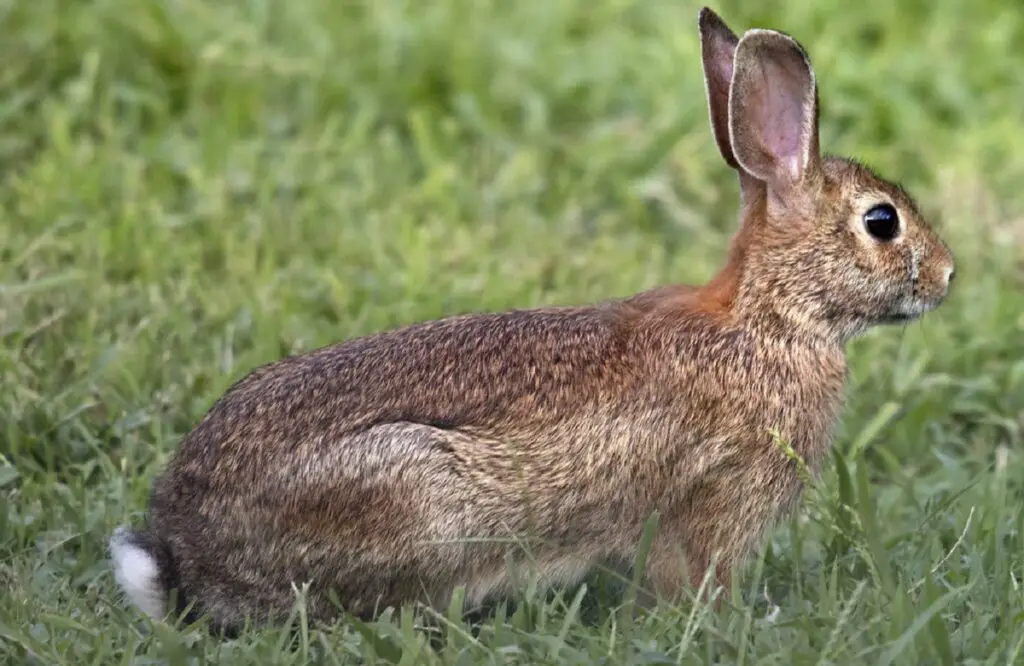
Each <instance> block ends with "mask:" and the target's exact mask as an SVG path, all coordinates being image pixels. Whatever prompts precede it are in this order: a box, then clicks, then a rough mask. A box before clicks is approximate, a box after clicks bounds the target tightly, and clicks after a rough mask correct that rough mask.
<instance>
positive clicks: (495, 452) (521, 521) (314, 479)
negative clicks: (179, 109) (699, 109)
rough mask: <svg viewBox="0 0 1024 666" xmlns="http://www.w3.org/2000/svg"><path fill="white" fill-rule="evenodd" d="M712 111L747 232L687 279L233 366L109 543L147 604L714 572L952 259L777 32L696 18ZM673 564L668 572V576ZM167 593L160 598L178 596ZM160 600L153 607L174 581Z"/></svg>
mask: <svg viewBox="0 0 1024 666" xmlns="http://www.w3.org/2000/svg"><path fill="white" fill-rule="evenodd" d="M699 24H700V35H701V40H702V55H703V64H704V75H705V81H706V90H707V95H708V106H709V110H710V115H711V126H712V129H713V131H714V136H715V139H716V141H717V143H718V147H719V149H720V151H721V153H722V156H723V157H724V159H725V161H726V162H727V163H728V164H729V165H730V166H732V167H733V168H734V169H736V171H737V172H738V174H739V180H740V190H741V194H742V196H741V199H742V204H741V210H740V216H739V217H740V228H739V231H738V233H737V234H736V236H735V238H734V240H733V242H732V245H731V248H730V250H729V257H728V261H727V263H726V265H725V267H724V268H723V269H722V271H721V272H720V273H718V275H717V276H715V277H714V278H713V279H712V280H711V281H710V282H709V283H708V284H706V285H704V286H701V287H684V286H669V287H661V288H658V289H655V290H653V291H648V292H645V293H641V294H638V295H635V296H632V297H630V298H625V299H620V300H612V301H608V302H604V303H601V304H598V305H592V306H589V307H565V308H545V309H535V310H524V311H512V312H506V313H501V314H471V315H462V316H455V317H450V318H446V319H442V320H439V321H432V322H428V323H421V324H417V325H413V326H409V327H406V328H402V329H398V330H393V331H388V332H383V333H378V334H376V335H371V336H368V337H364V338H358V339H354V340H350V341H347V342H343V343H340V344H336V345H333V346H330V347H326V348H323V349H319V350H316V351H313V352H310V353H308V354H305V355H302V356H297V357H292V358H287V359H284V360H282V361H279V362H277V363H272V364H269V365H266V366H264V367H261V368H259V369H257V370H255V371H254V372H253V373H252V374H250V375H249V376H248V377H245V378H244V379H242V380H241V381H239V382H238V383H237V384H235V385H234V386H233V387H232V388H231V389H230V390H229V391H228V392H227V393H226V394H225V395H224V396H223V397H221V398H220V399H219V400H218V401H217V402H216V404H214V405H213V407H212V408H211V409H210V411H209V413H208V414H207V415H206V416H205V417H204V418H203V419H202V421H201V422H200V423H199V424H198V425H197V426H196V427H195V429H194V430H193V431H192V432H191V433H190V434H189V435H188V436H187V437H186V438H185V439H184V441H183V442H182V444H181V448H180V451H179V452H178V453H177V455H176V456H175V457H174V459H173V460H172V461H171V462H170V464H169V466H168V468H167V470H166V472H165V473H164V474H163V475H162V476H161V477H160V478H159V479H158V480H157V481H156V485H155V488H154V490H153V495H152V503H151V506H150V511H149V524H148V526H147V527H146V528H145V529H142V530H140V531H128V530H125V529H124V528H122V529H119V530H117V532H116V533H115V534H114V536H113V537H112V538H111V540H110V549H111V554H112V559H113V566H114V572H115V575H116V578H117V580H118V582H119V583H120V585H121V586H122V587H123V588H124V590H125V591H126V592H127V595H128V597H129V598H130V599H131V601H133V602H134V603H135V604H136V605H137V606H138V607H139V608H141V609H142V610H143V611H145V612H146V613H148V614H150V615H152V616H155V617H161V616H163V615H164V614H165V613H166V612H168V611H174V610H176V609H177V610H178V611H179V612H180V611H181V609H183V608H184V607H185V606H186V604H192V606H191V607H192V609H193V612H194V615H196V616H198V615H203V616H206V617H208V618H209V619H210V621H211V624H212V625H213V626H215V627H220V628H221V629H223V630H232V629H237V628H238V627H239V626H241V624H242V623H243V622H244V621H245V620H246V618H250V619H251V620H252V621H253V622H255V623H262V622H268V621H273V619H274V618H277V617H280V615H282V614H285V613H287V612H288V611H289V610H290V609H291V607H292V605H293V603H294V599H295V596H294V588H295V587H301V586H302V585H303V584H304V583H309V585H310V587H309V589H308V596H307V604H308V605H307V609H308V613H309V615H310V617H311V618H314V619H317V620H323V621H330V620H331V619H332V618H334V617H336V613H337V606H336V605H335V604H334V603H333V601H332V597H333V598H334V599H336V600H337V601H338V602H340V604H341V606H342V607H343V608H344V610H345V611H347V612H350V613H352V614H355V615H362V616H366V615H372V614H373V613H374V612H376V611H377V610H379V609H383V608H385V607H387V606H389V605H398V604H401V603H403V602H410V601H421V602H425V603H428V604H433V605H435V606H436V605H441V606H443V605H445V604H446V603H447V602H448V601H449V599H450V597H451V595H452V592H453V590H454V588H456V587H457V586H465V591H466V598H467V600H468V601H469V602H470V603H477V602H481V601H483V600H486V599H491V598H495V597H500V596H502V595H505V594H508V593H509V592H510V585H511V584H510V582H509V575H508V568H507V562H506V554H508V553H511V554H512V557H513V560H517V561H518V562H520V563H521V564H522V565H524V566H527V567H534V569H533V571H534V572H535V573H537V574H539V575H541V576H542V580H545V581H547V582H549V583H551V584H570V583H572V582H574V581H577V580H579V579H580V578H581V577H583V576H584V575H585V574H586V573H587V572H588V571H589V570H591V569H592V568H593V567H595V566H596V565H598V564H599V563H608V564H610V565H619V564H623V563H628V562H629V561H630V559H631V557H632V556H633V554H634V553H635V550H636V547H637V544H638V541H639V538H640V536H641V532H642V529H643V525H644V522H645V520H646V519H648V517H649V516H651V515H652V513H653V512H655V511H657V512H658V514H659V516H660V518H659V529H658V532H657V535H656V536H655V538H654V541H653V543H652V546H651V550H650V553H649V557H648V560H647V568H646V580H645V581H644V582H645V586H644V587H645V588H646V589H648V590H650V591H651V592H652V594H653V595H656V596H653V597H652V598H654V599H656V598H661V599H664V600H666V601H669V602H671V601H672V600H676V599H678V598H679V597H680V595H681V594H682V593H683V591H684V590H685V588H686V586H687V585H689V584H691V583H692V582H694V580H696V581H700V580H701V579H702V578H703V576H704V573H705V571H706V570H707V568H708V566H709V564H710V563H711V562H712V560H713V558H715V559H716V561H717V568H716V571H717V572H718V573H717V574H716V576H717V577H718V582H719V583H721V584H726V585H727V584H728V580H729V570H730V568H731V567H732V566H733V565H734V564H736V563H737V562H740V561H741V559H742V558H743V556H744V555H746V554H747V553H748V552H749V551H750V550H751V549H752V547H754V546H755V545H756V544H757V542H758V540H759V538H760V537H761V536H762V534H763V533H764V531H765V528H766V527H767V526H768V525H769V524H770V523H771V522H772V521H773V520H774V519H775V518H776V517H778V516H780V515H783V514H784V513H785V512H786V511H787V510H789V509H791V508H793V507H794V505H795V503H796V502H797V499H798V497H799V495H800V490H801V482H800V479H799V478H798V473H797V469H796V466H795V464H794V462H793V461H792V460H791V459H790V458H788V457H787V456H786V455H784V454H783V453H782V452H781V451H780V450H779V448H778V442H777V441H776V440H775V436H776V435H773V432H776V433H778V434H780V435H781V436H782V437H783V438H785V440H786V441H788V442H790V443H791V445H792V446H793V448H794V449H795V451H796V452H797V453H799V454H800V455H801V456H802V457H803V459H804V460H805V461H806V462H807V463H808V464H809V466H810V467H811V468H812V469H816V468H817V467H818V466H819V465H820V463H821V462H822V459H823V457H824V455H825V453H826V451H827V449H828V446H829V439H830V429H831V428H832V426H833V423H834V422H835V420H836V418H837V415H838V413H839V411H840V408H841V406H842V403H843V391H844V381H845V377H846V371H847V368H846V357H845V352H844V346H845V343H846V342H847V341H848V340H849V339H850V338H851V337H853V336H855V335H856V334H859V333H861V332H863V331H864V330H866V329H867V328H869V327H871V326H873V325H876V324H884V323H899V322H907V321H910V320H912V319H914V318H916V317H918V316H919V315H921V314H923V313H925V312H927V311H929V310H931V309H933V308H935V307H936V306H937V305H938V304H939V303H940V302H941V301H942V300H943V299H944V298H945V297H946V294H947V292H948V289H949V283H950V280H951V278H952V277H953V270H954V261H953V257H952V255H951V253H950V251H949V249H948V248H947V247H946V245H945V244H944V243H943V242H942V241H941V240H940V239H939V238H938V237H937V236H936V234H935V233H934V232H933V231H932V229H931V228H930V227H929V225H928V224H927V223H926V222H925V221H924V220H923V219H922V218H921V215H920V213H919V212H918V209H917V207H916V206H915V204H914V202H913V201H912V200H911V198H910V197H909V196H908V195H907V193H906V192H904V191H903V190H902V189H900V188H899V187H898V186H896V185H893V184H891V183H889V182H887V181H884V180H881V179H880V178H878V177H877V176H875V175H874V174H873V173H872V172H871V171H869V170H868V169H867V168H865V167H864V166H861V165H859V164H857V163H855V162H853V161H850V160H846V159H841V158H836V157H823V156H822V155H821V154H820V152H819V148H818V123H817V117H818V104H817V88H816V84H815V79H814V73H813V71H812V69H811V64H810V62H809V60H808V58H807V55H806V54H805V52H804V50H803V49H802V48H801V46H800V45H799V44H798V43H797V42H796V41H794V40H793V39H792V38H790V37H788V36H787V35H785V34H782V33H780V32H775V31H772V30H751V31H749V32H747V33H746V34H745V35H744V36H743V38H742V39H738V38H737V37H736V35H735V34H733V32H732V31H731V30H730V29H729V28H728V27H727V26H726V25H725V24H724V23H723V22H722V20H721V19H720V18H719V17H718V16H717V15H716V14H715V13H713V12H712V11H711V10H710V9H707V8H705V9H704V10H702V11H701V13H700V18H699ZM684 571H688V572H689V573H684ZM172 590H176V591H177V594H176V595H173V596H172V595H171V594H170V593H171V591H172ZM171 598H176V599H177V606H176V607H171V606H170V604H169V600H170V599H171Z"/></svg>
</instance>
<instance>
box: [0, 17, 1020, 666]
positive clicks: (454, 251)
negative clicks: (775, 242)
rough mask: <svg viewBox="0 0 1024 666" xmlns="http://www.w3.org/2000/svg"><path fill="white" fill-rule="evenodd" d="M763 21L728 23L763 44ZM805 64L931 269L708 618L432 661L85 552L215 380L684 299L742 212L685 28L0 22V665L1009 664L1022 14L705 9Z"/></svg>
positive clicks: (433, 21)
mask: <svg viewBox="0 0 1024 666" xmlns="http://www.w3.org/2000/svg"><path fill="white" fill-rule="evenodd" d="M755 7H756V9H755ZM715 8H716V9H717V10H718V11H719V12H720V13H721V14H722V16H723V17H724V18H725V20H726V21H727V22H729V24H730V25H731V26H732V27H733V28H734V29H736V30H738V31H740V32H742V31H743V30H745V29H746V28H748V27H755V26H760V27H774V28H778V29H781V30H784V31H786V32H789V33H791V34H793V35H794V36H795V37H797V39H799V40H800V41H801V42H802V43H803V44H804V46H805V47H806V48H807V49H808V51H809V52H810V55H811V57H812V60H813V62H814V65H815V67H816V69H817V73H818V79H819V85H820V90H821V99H822V144H823V146H824V148H825V150H827V151H830V152H835V153H840V154H852V155H854V156H856V157H859V158H861V159H863V160H865V161H866V162H868V163H870V164H871V165H873V166H875V167H876V168H877V169H878V170H879V171H880V172H881V173H882V174H884V175H886V176H888V177H892V178H894V179H897V180H900V181H902V182H903V184H904V185H905V186H906V187H908V189H910V190H911V192H913V193H914V194H915V195H916V197H917V198H918V199H919V202H920V204H921V206H922V208H923V209H924V210H925V211H926V212H927V214H928V216H929V217H930V218H931V219H932V220H933V222H934V224H935V225H936V227H937V228H938V229H939V230H940V233H942V235H943V236H944V237H945V238H946V240H947V241H948V242H949V244H950V246H951V247H952V248H953V250H954V252H955V254H956V256H957V259H958V262H959V264H958V280H957V283H956V285H955V287H954V290H953V294H952V296H951V297H950V299H949V300H948V301H947V302H946V304H945V305H943V306H942V307H941V308H940V309H939V310H938V311H936V312H935V313H932V314H930V315H928V316H926V317H925V318H924V319H923V320H921V321H920V322H919V323H915V324H913V325H911V326H908V327H906V328H905V329H901V328H884V329H877V330H875V331H873V332H872V333H870V334H869V335H867V336H866V337H865V338H863V339H860V340H858V341H856V342H854V343H853V344H852V345H851V347H850V353H851V362H852V382H851V386H850V391H849V395H850V398H849V401H848V404H847V409H846V412H845V414H844V421H843V425H842V427H841V428H840V431H839V437H838V439H837V441H836V446H835V449H834V450H835V455H834V456H833V457H832V458H831V459H830V460H829V461H828V463H827V465H826V466H825V468H824V470H823V471H822V474H821V475H820V478H819V479H818V480H817V483H816V485H815V487H814V488H813V489H812V491H811V492H810V493H809V494H808V496H807V498H806V501H805V502H804V503H803V505H802V507H801V511H800V512H799V514H798V515H797V516H795V517H794V518H793V519H792V520H791V521H789V522H786V523H784V524H781V525H780V526H779V527H778V529H776V530H775V531H774V532H773V533H772V534H771V536H770V538H769V539H767V540H766V541H765V548H764V550H763V553H762V554H761V556H759V557H757V558H754V559H753V560H752V561H751V562H750V563H749V566H747V567H746V568H745V569H744V571H743V572H742V575H741V576H739V577H738V581H737V583H736V586H735V587H734V589H733V590H729V591H725V595H726V596H727V602H726V603H725V604H724V605H723V607H722V608H721V609H719V610H717V611H716V610H713V609H711V608H708V607H706V606H703V605H699V604H690V603H684V604H682V605H681V606H679V607H661V608H659V609H658V610H657V612H655V613H653V614H652V615H650V616H647V617H642V618H639V619H637V620H636V621H627V620H625V619H624V618H625V617H626V616H624V615H622V614H619V613H617V612H616V606H617V605H618V604H619V603H620V597H619V596H617V594H615V593H613V592H612V591H609V590H608V587H609V585H608V583H609V581H608V577H607V576H602V575H597V576H595V577H593V578H592V579H590V580H588V582H587V585H586V586H585V587H583V588H580V589H571V590H566V591H563V592H562V593H560V594H553V595H548V596H545V595H542V594H538V593H536V592H535V591H533V590H529V589H527V590H524V591H523V592H522V598H521V599H520V603H519V604H518V605H517V606H516V608H515V612H514V613H513V612H512V609H511V608H510V609H509V610H508V612H505V611H504V610H502V609H498V610H497V611H496V612H495V613H494V614H491V615H487V616H485V617H484V618H483V619H482V620H480V622H479V623H478V624H477V625H475V626H474V625H471V624H469V623H468V622H467V621H465V620H463V619H462V618H461V617H460V614H459V612H458V609H457V608H456V609H452V611H451V612H450V613H449V614H447V615H446V616H445V617H444V618H434V620H433V622H434V624H435V625H438V626H440V627H441V628H442V629H443V630H444V631H443V634H444V636H443V637H442V638H438V639H436V640H435V641H434V646H433V649H432V647H431V644H430V642H429V639H430V636H431V635H432V634H431V632H429V631H427V630H424V629H418V628H417V626H418V625H419V624H420V621H421V618H420V617H419V616H418V615H417V614H415V613H413V609H404V610H399V611H397V612H396V613H395V614H394V615H389V616H385V617H384V618H382V619H380V620H379V621H377V622H375V623H373V624H368V625H360V624H358V623H355V622H341V623H339V624H338V625H337V626H335V627H333V628H331V629H330V630H329V631H313V630H306V629H305V627H304V625H303V623H302V622H301V619H302V617H301V614H299V615H298V616H297V618H296V626H297V627H298V632H297V636H298V640H297V641H296V642H294V643H289V640H290V637H292V636H293V634H290V633H287V632H286V631H284V630H267V631H263V632H247V633H246V634H244V635H243V636H242V637H241V638H240V639H238V640H236V641H232V642H226V643H224V642H220V641H217V640H215V639H213V638H211V637H209V636H208V635H207V634H206V633H205V632H204V630H203V628H202V627H191V628H185V629H180V630H179V629H175V628H173V627H172V626H170V625H165V624H159V623H158V624H152V623H149V622H147V621H145V620H144V619H143V618H142V617H141V616H140V615H139V613H138V612H136V611H135V610H134V609H131V608H129V607H127V606H126V605H124V604H123V603H122V600H121V598H120V596H119V594H118V592H117V590H116V589H115V587H114V583H113V579H112V576H111V574H110V571H109V568H108V565H107V562H106V559H105V549H106V540H107V538H108V536H109V534H110V532H111V530H112V529H113V528H114V527H115V526H117V525H120V524H123V523H126V522H138V520H139V518H140V517H141V514H142V512H143V511H144V509H145V506H146V500H147V496H148V493H149V489H150V484H151V481H152V479H153V477H154V475H156V474H157V473H158V472H159V471H160V470H161V469H162V467H163V465H164V464H165V462H166V460H167V459H168V456H170V455H171V453H172V452H173V451H174V449H175V447H176V446H177V444H178V442H179V440H180V438H181V437H182V436H183V435H184V434H185V432H187V430H188V429H189V428H190V427H191V426H192V424H194V423H195V422H196V421H197V420H198V419H199V418H200V417H201V416H202V414H203V413H204V412H205V410H206V409H207V408H208V407H209V406H210V405H211V404H212V402H213V400H214V399H215V398H217V397H218V396H219V395H220V394H221V393H222V392H223V391H224V390H225V389H226V388H227V387H228V386H229V385H230V384H231V383H232V382H233V381H235V380H236V379H238V378H239V377H241V376H242V375H244V374H246V373H247V372H248V371H249V370H250V369H252V368H253V367H254V366H256V365H259V364H262V363H264V362H267V361H270V360H273V359H276V358H279V357H281V356H283V355H286V354H289V353H293V352H298V351H302V350H306V349H310V348H312V347H315V346H320V345H323V344H327V343H329V342H333V341H337V340H341V339H344V338H348V337H352V336H356V335H360V334H365V333H370V332H373V331H377V330H379V329H383V328H388V327H395V326H398V325H402V324H406V323H412V322H415V321H420V320H425V319H432V318H437V317H440V316H443V315H447V314H452V313H457V312H466V311H471V310H500V309H508V308H514V307H528V306H536V305H543V304H570V303H582V302H588V301H593V300H598V299H603V298H608V297H612V296H625V295H628V294H630V293H633V292H635V291H639V290H641V289H645V288H648V287H651V286H654V285H657V284H661V283H667V282H696V281H702V280H705V279H706V278H708V277H709V276H710V275H711V273H712V272H713V271H714V270H715V268H716V267H717V266H718V265H720V263H721V262H722V261H723V259H724V249H725V243H726V240H727V238H728V234H729V233H730V232H731V231H732V229H733V226H734V223H735V216H736V213H737V197H738V192H737V189H738V188H737V186H736V183H735V180H734V175H733V173H732V172H731V171H730V170H729V169H728V168H727V167H726V166H725V164H724V163H723V162H722V161H721V160H720V158H719V157H718V153H717V150H716V148H715V144H714V140H713V139H712V136H711V131H710V129H709V126H708V122H707V118H706V108H705V102H704V91H703V83H702V80H701V74H700V71H701V70H700V59H699V41H698V37H697V28H696V16H697V10H698V9H699V5H698V4H696V3H694V2H691V1H690V0H545V1H544V2H541V1H540V0H533V1H529V2H519V3H513V2H503V1H500V0H475V1H474V0H429V1H426V0H425V1H423V2H412V1H410V0H372V1H371V0H347V1H346V2H332V1H331V0H303V1H302V2H298V1H296V2H284V1H283V0H249V1H243V0H221V1H220V2H213V3H211V2H203V1H201V0H174V1H167V2H161V1H158V0H93V1H92V2H82V1H81V0H35V2H19V1H17V0H0V169H2V172H0V178H2V187H0V335H2V338H0V339H2V343H0V377H2V381H0V502H2V505H0V506H2V508H0V589H2V590H4V592H3V593H2V594H0V661H2V662H3V663H11V664H25V663H30V664H40V665H44V664H45V665H47V666H49V665H58V666H59V665H64V664H68V665H70V664H74V665H75V666H80V665H83V664H140V665H141V664H158V663H159V664H167V665H171V666H173V665H177V664H203V663H224V664H248V663H254V664H302V663H321V664H342V663H401V664H466V665H472V664H482V663H537V664H698V663H723V664H780V665H782V664H784V665H787V666H788V665H800V664H883V665H885V664H908V665H909V664H1013V663H1024V539H1022V529H1024V513H1022V508H1024V450H1022V447H1024V115H1022V109H1024V85H1022V83H1021V73H1022V72H1024V47H1022V44H1024V12H1022V11H1021V9H1020V7H1019V2H1018V0H969V1H968V0H947V1H946V2H944V3H932V2H924V1H923V0H860V1H859V2H856V3H851V4H850V5H846V4H845V3H840V2H838V1H836V0H787V1H786V2H782V0H761V1H760V2H756V3H755V2H740V1H739V0H723V1H722V2H721V3H720V4H718V5H715Z"/></svg>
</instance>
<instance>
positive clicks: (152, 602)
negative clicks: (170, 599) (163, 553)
mask: <svg viewBox="0 0 1024 666" xmlns="http://www.w3.org/2000/svg"><path fill="white" fill-rule="evenodd" d="M110 558H111V560H112V561H113V564H114V579H115V580H117V584H118V585H120V586H121V589H122V590H124V593H125V595H126V596H127V597H128V600H129V601H131V602H132V603H133V604H135V606H136V607H138V609H139V610H141V611H142V612H143V613H145V614H147V615H149V616H151V617H153V618H155V619H158V620H159V619H162V618H163V617H164V614H165V613H166V612H167V608H166V606H167V599H166V591H165V590H163V589H162V588H161V587H160V579H159V571H158V569H157V564H156V559H155V558H154V557H153V556H152V555H150V554H149V553H147V552H146V551H145V550H143V549H142V548H139V547H138V546H136V545H135V544H133V543H132V542H131V540H130V538H129V536H128V530H126V529H125V528H123V527H119V528H117V529H116V530H114V534H113V536H111V537H110Z"/></svg>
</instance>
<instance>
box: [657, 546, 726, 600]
mask: <svg viewBox="0 0 1024 666" xmlns="http://www.w3.org/2000/svg"><path fill="white" fill-rule="evenodd" d="M711 559H712V558H711V557H708V556H707V555H705V554H704V553H703V552H702V549H695V548H692V547H690V548H687V546H686V543H685V541H684V540H683V539H681V538H679V537H678V536H667V535H666V537H664V538H656V539H655V540H654V543H653V544H652V545H651V551H650V553H649V555H648V558H647V563H646V567H645V570H644V577H643V582H642V584H641V586H640V590H638V592H637V604H638V605H639V606H641V607H642V608H645V609H651V608H654V607H655V606H656V605H657V603H658V601H659V600H661V601H663V602H665V603H667V604H671V605H675V604H678V603H680V602H682V601H683V599H685V598H687V596H691V597H692V598H696V597H697V596H698V592H700V591H701V586H702V585H705V578H706V577H707V576H708V575H709V574H710V573H711V572H710V571H709V570H710V568H711ZM731 584H732V573H731V567H728V566H722V562H718V563H717V564H716V567H715V570H714V572H713V576H712V577H711V580H709V581H708V582H707V584H706V586H705V587H706V589H705V590H704V591H703V594H701V595H700V596H701V597H702V598H708V597H710V598H712V599H713V603H714V604H715V606H716V607H717V606H718V605H720V604H721V597H722V593H721V592H719V593H718V594H717V595H716V594H715V590H716V588H718V587H721V588H724V590H729V589H730V587H731Z"/></svg>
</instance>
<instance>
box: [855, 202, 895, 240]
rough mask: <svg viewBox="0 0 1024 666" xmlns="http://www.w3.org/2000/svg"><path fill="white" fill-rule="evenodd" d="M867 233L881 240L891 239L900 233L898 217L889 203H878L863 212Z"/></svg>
mask: <svg viewBox="0 0 1024 666" xmlns="http://www.w3.org/2000/svg"><path fill="white" fill-rule="evenodd" d="M864 226H865V227H867V230H868V233H869V234H871V235H872V236H874V237H875V238H877V239H878V240H881V241H891V240H892V239H893V238H896V236H898V235H899V233H900V217H899V215H897V214H896V209H895V208H893V207H892V206H890V205H889V204H878V205H877V206H875V207H874V208H872V209H871V210H869V211H868V212H866V213H864Z"/></svg>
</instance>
